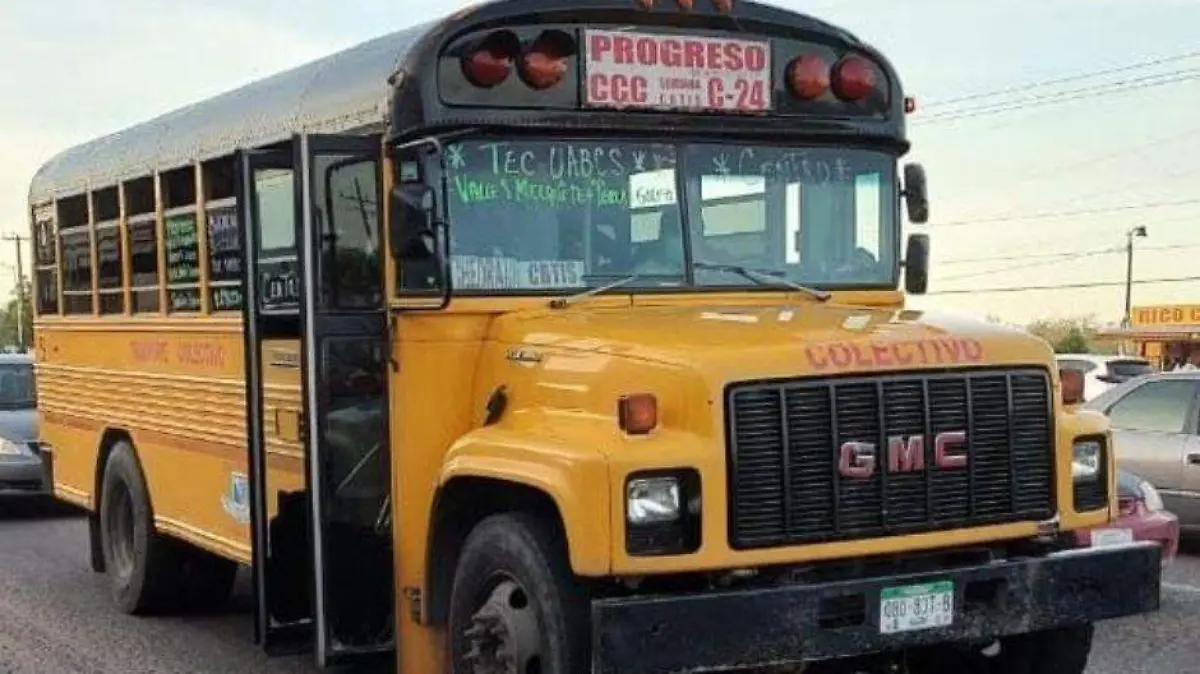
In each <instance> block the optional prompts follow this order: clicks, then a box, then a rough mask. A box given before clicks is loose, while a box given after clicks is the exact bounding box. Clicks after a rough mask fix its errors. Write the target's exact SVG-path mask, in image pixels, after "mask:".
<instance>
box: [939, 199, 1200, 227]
mask: <svg viewBox="0 0 1200 674" xmlns="http://www.w3.org/2000/svg"><path fill="white" fill-rule="evenodd" d="M1193 204H1200V199H1181V200H1179V201H1152V202H1148V203H1142V204H1122V205H1119V206H1100V207H1097V208H1081V209H1077V210H1068V211H1041V212H1038V213H1028V214H1024V215H1022V214H1019V213H1014V214H1010V215H997V216H991V217H984V218H973V219H970V220H950V221H948V222H936V223H930V224H929V226H930V227H961V226H964V225H977V224H987V223H995V222H1020V221H1025V220H1050V219H1055V218H1073V217H1077V216H1080V215H1096V214H1099V213H1120V212H1122V211H1141V210H1147V209H1153V208H1173V207H1176V206H1190V205H1193Z"/></svg>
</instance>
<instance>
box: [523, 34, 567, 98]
mask: <svg viewBox="0 0 1200 674" xmlns="http://www.w3.org/2000/svg"><path fill="white" fill-rule="evenodd" d="M574 54H575V40H573V39H572V38H571V36H570V35H567V34H566V33H564V32H562V31H560V30H548V31H545V32H543V33H542V34H541V35H539V36H538V38H537V40H535V41H534V42H533V44H532V45H531V46H530V47H529V49H528V51H526V52H525V54H524V56H522V57H521V79H523V80H525V83H526V84H528V85H529V86H530V87H533V88H534V89H549V88H550V87H553V86H554V85H556V84H558V83H559V82H561V81H562V79H563V77H564V76H565V75H566V74H567V60H568V59H569V58H570V57H571V56H573V55H574Z"/></svg>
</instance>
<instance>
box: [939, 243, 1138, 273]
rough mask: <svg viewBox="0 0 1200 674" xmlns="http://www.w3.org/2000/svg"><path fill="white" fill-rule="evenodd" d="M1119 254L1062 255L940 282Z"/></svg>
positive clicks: (1105, 252) (1097, 252) (1106, 251)
mask: <svg viewBox="0 0 1200 674" xmlns="http://www.w3.org/2000/svg"><path fill="white" fill-rule="evenodd" d="M1118 252H1120V250H1119V249H1113V250H1096V251H1091V252H1086V253H1075V254H1069V255H1060V256H1059V257H1057V258H1054V259H1050V260H1038V261H1037V262H1028V263H1026V264H1018V265H1012V266H1008V267H1001V268H1000V269H988V270H985V271H978V272H970V273H967V274H957V275H954V276H946V277H944V278H941V279H939V280H941V281H958V280H960V279H966V278H978V277H980V276H991V275H993V274H1003V273H1006V272H1010V271H1017V270H1019V269H1033V268H1034V267H1045V266H1047V265H1052V264H1059V263H1060V262H1070V261H1073V260H1080V259H1083V258H1087V257H1096V256H1097V255H1109V254H1111V253H1118Z"/></svg>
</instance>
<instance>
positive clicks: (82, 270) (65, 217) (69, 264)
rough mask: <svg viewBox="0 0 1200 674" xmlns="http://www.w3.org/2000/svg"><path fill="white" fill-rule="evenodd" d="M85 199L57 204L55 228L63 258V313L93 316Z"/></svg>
mask: <svg viewBox="0 0 1200 674" xmlns="http://www.w3.org/2000/svg"><path fill="white" fill-rule="evenodd" d="M87 200H88V196H87V194H80V195H77V196H73V197H69V198H67V199H62V200H60V201H59V202H58V227H59V236H60V240H61V241H62V256H63V305H64V306H63V313H65V314H74V315H79V314H88V315H90V314H91V313H92V241H91V236H92V233H91V228H90V227H89V225H90V220H89V218H90V215H89V214H88V202H87Z"/></svg>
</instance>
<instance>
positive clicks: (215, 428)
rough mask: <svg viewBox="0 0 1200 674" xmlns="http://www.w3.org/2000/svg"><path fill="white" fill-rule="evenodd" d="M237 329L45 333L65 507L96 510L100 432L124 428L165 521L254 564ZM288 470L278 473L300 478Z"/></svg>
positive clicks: (45, 382) (168, 326) (65, 325)
mask: <svg viewBox="0 0 1200 674" xmlns="http://www.w3.org/2000/svg"><path fill="white" fill-rule="evenodd" d="M240 328H241V324H240V321H236V320H230V319H204V318H200V317H192V318H177V319H157V320H151V319H142V320H129V319H125V320H117V319H114V320H106V319H101V320H95V319H85V320H78V321H67V320H62V321H53V322H46V323H45V324H44V325H41V326H39V331H40V334H39V336H40V341H41V346H42V351H43V353H42V354H41V355H40V362H39V371H38V385H39V397H40V402H39V405H40V407H41V410H42V413H43V418H44V420H45V421H46V422H47V423H46V426H45V427H44V430H43V437H44V438H45V439H46V440H47V441H48V442H50V443H51V444H52V445H53V446H54V452H55V480H56V482H57V483H58V484H59V487H58V488H57V491H58V492H60V493H61V494H62V496H63V497H64V498H66V500H73V499H71V495H73V494H77V493H78V494H79V495H82V494H90V495H91V499H90V501H91V504H92V505H94V504H95V502H96V495H95V494H91V492H93V491H94V485H95V483H96V477H95V471H96V468H97V459H98V452H99V449H100V445H101V438H102V437H103V433H104V432H105V431H106V430H120V431H124V432H126V433H128V435H129V436H130V438H131V439H132V441H133V443H134V445H135V447H136V449H137V453H138V458H139V459H140V461H141V464H142V470H143V473H144V475H145V478H146V482H147V485H148V488H149V491H150V499H151V504H152V506H153V508H154V512H155V520H156V523H157V525H158V526H159V527H160V528H161V529H162V530H164V531H166V532H168V533H170V534H172V535H175V536H178V537H180V538H182V539H184V540H187V541H189V542H191V543H193V544H196V545H199V546H201V547H204V548H206V549H208V550H211V551H213V552H216V553H218V554H221V555H223V556H225V557H229V558H232V559H236V560H238V561H241V562H248V561H249V559H250V534H249V526H248V518H249V507H248V506H249V491H248V487H247V485H246V480H245V476H246V475H247V473H248V471H247V466H246V441H245V437H246V433H245V428H246V421H245V385H244V370H243V367H244V366H243V357H242V356H243V354H242V351H243V346H242V336H241V330H240ZM296 397H297V398H298V391H297V392H296ZM292 463H298V462H297V461H282V462H280V461H277V462H275V466H274V467H275V468H277V469H279V470H286V471H287V472H292V471H291V470H290V469H291V467H292V466H290V465H288V464H292ZM296 468H297V471H298V474H299V475H300V479H301V484H302V480H303V472H302V469H300V467H299V466H296Z"/></svg>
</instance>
